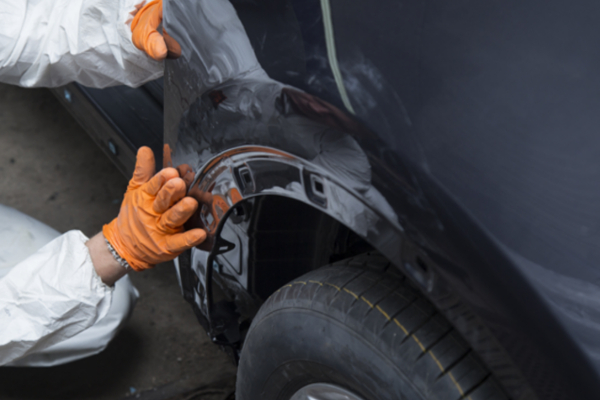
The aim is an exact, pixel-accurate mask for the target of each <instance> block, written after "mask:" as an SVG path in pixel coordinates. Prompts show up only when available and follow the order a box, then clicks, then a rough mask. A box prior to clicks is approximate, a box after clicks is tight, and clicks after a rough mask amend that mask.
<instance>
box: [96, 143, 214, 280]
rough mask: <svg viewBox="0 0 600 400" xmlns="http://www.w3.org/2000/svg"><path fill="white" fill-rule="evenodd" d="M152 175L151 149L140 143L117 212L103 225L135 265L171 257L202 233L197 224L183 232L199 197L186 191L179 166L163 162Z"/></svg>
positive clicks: (118, 249)
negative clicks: (184, 225) (164, 164)
mask: <svg viewBox="0 0 600 400" xmlns="http://www.w3.org/2000/svg"><path fill="white" fill-rule="evenodd" d="M153 175H154V154H153V153H152V150H150V149H149V148H148V147H142V148H140V150H139V151H138V154H137V161H136V165H135V172H134V173H133V178H131V181H129V186H128V187H127V192H125V197H124V199H123V203H122V204H121V210H120V211H119V216H118V217H117V218H115V219H114V220H113V221H112V222H111V223H110V224H108V225H104V228H103V229H102V232H103V233H104V236H105V237H106V239H107V240H108V241H109V242H110V244H111V245H112V246H113V248H114V249H115V250H116V252H117V253H118V254H119V255H120V256H121V257H122V258H124V259H125V260H126V261H127V262H128V263H129V265H130V266H131V267H132V268H133V269H135V270H136V271H140V270H143V269H147V268H151V267H153V266H154V265H155V264H158V263H161V262H164V261H169V260H172V259H174V258H175V257H177V256H178V255H179V254H181V252H183V251H184V250H187V249H189V248H191V247H194V246H197V245H199V244H200V243H202V242H203V241H204V240H205V239H206V232H205V231H204V230H202V229H191V230H189V231H187V232H183V224H184V223H185V222H186V221H187V220H188V219H189V218H190V216H191V215H192V214H193V213H194V212H195V211H196V209H197V208H198V202H197V201H196V200H195V199H193V198H191V197H188V196H186V195H185V193H186V185H185V182H184V181H183V179H181V178H180V177H179V172H177V170H176V169H175V168H164V169H163V170H161V171H160V172H159V173H157V174H156V175H154V176H153Z"/></svg>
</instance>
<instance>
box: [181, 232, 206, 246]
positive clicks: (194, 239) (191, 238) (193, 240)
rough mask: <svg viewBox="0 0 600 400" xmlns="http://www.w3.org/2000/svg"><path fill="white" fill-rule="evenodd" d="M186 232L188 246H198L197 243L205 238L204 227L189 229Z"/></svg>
mask: <svg viewBox="0 0 600 400" xmlns="http://www.w3.org/2000/svg"><path fill="white" fill-rule="evenodd" d="M186 233H187V235H186V236H187V239H188V246H189V247H194V246H198V245H199V244H201V243H202V242H204V241H205V240H206V231H205V230H204V229H199V228H196V229H191V230H189V231H187V232H186Z"/></svg>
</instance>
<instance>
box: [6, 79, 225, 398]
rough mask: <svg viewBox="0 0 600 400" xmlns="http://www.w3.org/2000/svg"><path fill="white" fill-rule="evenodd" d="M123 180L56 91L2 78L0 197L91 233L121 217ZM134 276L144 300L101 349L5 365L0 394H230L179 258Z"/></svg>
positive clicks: (61, 227) (64, 227)
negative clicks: (47, 362) (43, 362)
mask: <svg viewBox="0 0 600 400" xmlns="http://www.w3.org/2000/svg"><path fill="white" fill-rule="evenodd" d="M126 185H127V179H126V178H125V177H124V176H123V175H121V173H120V172H119V171H118V170H117V168H116V167H114V166H113V165H112V163H111V162H110V161H109V160H108V158H107V157H106V156H105V155H104V154H103V153H102V151H101V150H100V149H99V148H98V147H97V146H96V145H95V144H94V142H92V140H91V139H90V138H89V137H88V135H87V134H86V132H85V131H84V130H83V129H82V128H81V127H80V126H79V125H78V124H77V122H76V121H75V120H74V119H73V118H72V117H71V115H70V114H69V113H68V112H67V111H66V110H65V109H63V108H62V106H61V105H60V104H59V102H58V101H57V100H56V99H55V98H54V96H53V95H52V94H51V93H50V91H48V90H46V89H22V88H17V87H13V86H7V85H0V204H4V205H7V206H11V207H14V208H16V209H18V210H20V211H22V212H24V213H26V214H28V215H30V216H32V217H34V218H36V219H38V220H40V221H42V222H44V223H46V224H48V225H50V226H52V227H53V228H55V229H57V230H58V231H60V232H67V231H69V230H72V229H79V230H81V231H83V233H84V234H86V235H88V237H89V236H91V235H94V234H95V233H97V232H98V231H100V229H101V228H102V225H103V224H105V223H107V222H109V221H110V220H112V219H113V218H114V217H115V216H116V215H117V213H118V210H119V204H120V200H121V198H122V195H123V193H124V190H125V187H126ZM130 275H131V279H132V281H133V283H134V285H135V286H136V287H137V289H138V290H139V292H140V299H139V301H138V303H137V305H136V308H135V310H134V312H133V315H132V317H131V319H130V320H129V321H128V322H127V324H126V326H125V327H124V329H123V330H122V331H121V332H120V333H119V334H118V336H117V337H116V338H115V339H114V340H113V342H112V343H111V344H110V345H109V346H108V348H107V349H106V350H105V351H104V352H102V353H100V354H98V355H96V356H93V357H89V358H87V359H84V360H80V361H76V362H73V363H70V364H66V365H63V366H58V367H51V368H8V367H0V399H4V400H17V399H19V400H21V399H62V400H69V399H86V400H92V399H93V400H96V399H97V400H101V399H122V398H132V399H133V398H139V399H145V400H155V399H156V400H164V399H172V400H175V399H179V400H183V399H186V400H200V399H202V400H224V399H228V398H232V397H231V393H232V392H233V388H234V385H235V367H234V365H233V363H232V362H231V361H230V360H229V358H228V357H227V356H226V355H225V353H223V352H222V351H221V350H220V349H219V348H218V347H217V346H215V345H213V344H212V343H211V342H210V340H209V338H208V337H207V335H206V333H205V332H204V330H203V329H202V327H201V326H200V325H199V324H198V322H197V321H196V318H195V316H194V313H193V312H192V309H191V307H190V306H189V305H188V304H187V303H186V302H185V301H184V300H183V298H182V297H181V292H180V289H179V286H178V283H177V277H176V275H175V271H174V267H173V265H172V264H171V263H167V264H162V265H158V266H157V267H156V268H154V269H153V270H150V271H145V272H142V273H135V272H134V273H131V274H130ZM0 329H1V327H0Z"/></svg>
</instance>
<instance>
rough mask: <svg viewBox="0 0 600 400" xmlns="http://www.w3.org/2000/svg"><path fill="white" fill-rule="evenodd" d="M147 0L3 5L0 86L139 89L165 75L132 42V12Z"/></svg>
mask: <svg viewBox="0 0 600 400" xmlns="http://www.w3.org/2000/svg"><path fill="white" fill-rule="evenodd" d="M143 2H144V0H0V82H4V83H10V84H13V85H19V86H24V87H57V86H62V85H65V84H67V83H70V82H74V81H75V82H78V83H80V84H82V85H84V86H89V87H95V88H104V87H108V86H115V85H123V84H124V85H128V86H132V87H137V86H140V85H142V84H143V83H145V82H148V81H150V80H153V79H157V78H159V77H161V76H162V74H163V70H164V63H163V62H159V61H154V60H152V59H151V58H150V57H149V56H147V55H146V53H144V52H143V51H141V50H138V49H137V48H136V47H135V46H134V45H133V43H132V41H131V29H130V23H131V19H132V16H131V13H132V12H134V11H135V9H136V8H135V5H136V4H139V3H143Z"/></svg>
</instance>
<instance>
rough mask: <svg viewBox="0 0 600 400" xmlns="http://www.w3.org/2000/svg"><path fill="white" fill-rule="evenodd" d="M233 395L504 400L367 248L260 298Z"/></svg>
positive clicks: (433, 314) (435, 316) (423, 303)
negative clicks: (358, 253) (363, 252)
mask: <svg viewBox="0 0 600 400" xmlns="http://www.w3.org/2000/svg"><path fill="white" fill-rule="evenodd" d="M282 268H285V266H282ZM332 388H333V389H332ZM337 390H339V393H337V394H336V391H337ZM309 393H311V394H309ZM340 393H345V394H340ZM344 396H345V397H344ZM236 399H237V400H290V399H291V400H297V399H300V400H301V399H315V400H330V399H348V400H384V399H389V400H392V399H393V400H398V399H408V400H413V399H415V400H416V399H436V400H458V399H469V400H506V399H508V397H507V396H506V395H505V393H504V392H503V390H502V389H501V387H500V385H499V383H498V382H497V381H496V379H495V378H494V377H493V376H492V375H491V373H490V372H489V371H488V370H487V369H486V368H485V366H484V365H483V363H482V362H481V361H480V360H479V358H478V357H477V355H476V354H475V353H474V352H473V351H472V350H471V349H470V347H469V346H468V345H467V343H466V342H465V341H464V340H463V339H462V338H461V337H460V335H459V334H458V332H456V331H455V330H454V329H453V328H452V326H451V325H450V323H449V322H448V321H447V320H446V319H445V318H444V317H443V316H442V315H441V314H440V313H438V312H437V311H436V310H435V308H434V307H433V306H432V304H431V303H430V302H429V301H428V300H427V299H425V297H424V296H423V295H422V293H421V292H420V291H419V290H418V289H416V288H415V287H414V286H413V285H412V284H411V283H410V282H409V281H408V280H407V279H405V278H404V277H403V276H402V275H401V274H400V273H398V271H397V269H396V268H395V267H394V266H392V265H391V264H390V263H389V262H387V261H386V260H385V259H384V258H383V257H381V256H380V255H378V254H377V253H367V254H363V255H361V256H358V257H355V258H352V259H348V260H343V261H340V262H338V263H336V264H333V265H330V266H327V267H323V268H321V269H318V270H315V271H312V272H309V273H308V274H306V275H304V276H302V277H301V278H298V279H296V280H294V281H293V282H290V283H289V284H287V285H285V286H283V287H282V288H281V289H279V290H278V291H277V292H275V293H274V294H273V295H272V296H271V297H270V298H269V299H268V300H267V301H266V302H265V303H264V304H263V306H262V307H261V309H260V310H259V312H258V314H257V315H256V317H255V319H254V320H253V322H252V325H251V327H250V330H249V331H248V334H247V336H246V340H245V342H244V347H243V349H242V353H241V359H240V365H239V369H238V379H237V390H236Z"/></svg>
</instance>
